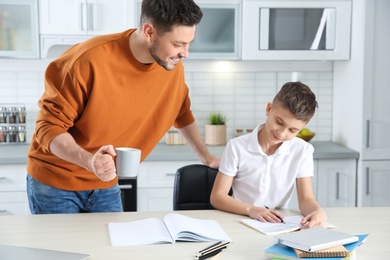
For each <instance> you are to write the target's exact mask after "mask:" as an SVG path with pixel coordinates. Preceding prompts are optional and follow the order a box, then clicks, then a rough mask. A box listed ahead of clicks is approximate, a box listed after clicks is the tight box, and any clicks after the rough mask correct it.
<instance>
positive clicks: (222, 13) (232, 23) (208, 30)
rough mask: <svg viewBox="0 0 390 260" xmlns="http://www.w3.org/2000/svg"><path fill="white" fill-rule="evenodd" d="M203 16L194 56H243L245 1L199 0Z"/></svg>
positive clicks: (233, 57)
mask: <svg viewBox="0 0 390 260" xmlns="http://www.w3.org/2000/svg"><path fill="white" fill-rule="evenodd" d="M196 3H197V4H198V5H199V6H200V8H201V9H202V12H203V18H202V20H201V22H200V23H199V24H198V25H197V27H196V33H195V38H194V40H193V41H192V42H191V45H190V49H189V53H190V54H189V58H190V59H239V58H240V49H241V35H240V31H241V1H216V0H213V1H196Z"/></svg>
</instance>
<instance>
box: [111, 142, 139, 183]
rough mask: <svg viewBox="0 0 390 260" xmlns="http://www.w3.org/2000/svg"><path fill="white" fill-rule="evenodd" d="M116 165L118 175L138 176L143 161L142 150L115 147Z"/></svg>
mask: <svg viewBox="0 0 390 260" xmlns="http://www.w3.org/2000/svg"><path fill="white" fill-rule="evenodd" d="M115 152H116V157H115V167H116V173H117V174H118V176H123V177H137V175H138V168H139V164H140V161H141V150H140V149H137V148H128V147H117V148H115Z"/></svg>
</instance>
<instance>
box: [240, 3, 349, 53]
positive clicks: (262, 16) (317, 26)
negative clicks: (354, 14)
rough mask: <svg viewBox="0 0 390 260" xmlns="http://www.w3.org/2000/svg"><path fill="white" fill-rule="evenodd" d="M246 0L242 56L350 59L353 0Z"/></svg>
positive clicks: (244, 5)
mask: <svg viewBox="0 0 390 260" xmlns="http://www.w3.org/2000/svg"><path fill="white" fill-rule="evenodd" d="M243 1H244V4H243V9H244V11H243V13H244V14H245V15H244V16H243V27H242V28H243V49H242V58H243V59H246V60H348V59H349V56H350V33H351V0H321V1H318V0H306V1H299V0H273V1H258V0H243Z"/></svg>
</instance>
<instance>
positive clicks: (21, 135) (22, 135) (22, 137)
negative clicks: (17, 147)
mask: <svg viewBox="0 0 390 260" xmlns="http://www.w3.org/2000/svg"><path fill="white" fill-rule="evenodd" d="M18 142H19V143H25V142H26V128H25V127H24V126H18Z"/></svg>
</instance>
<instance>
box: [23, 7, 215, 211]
mask: <svg viewBox="0 0 390 260" xmlns="http://www.w3.org/2000/svg"><path fill="white" fill-rule="evenodd" d="M201 18H202V12H201V10H200V8H199V7H198V6H197V5H196V4H195V3H194V2H193V0H144V1H143V3H142V11H141V23H140V26H139V28H137V29H131V30H128V31H125V32H123V33H118V34H112V35H104V36H98V37H95V38H92V39H90V40H87V41H85V42H83V43H80V44H77V45H75V46H73V47H71V48H70V49H69V50H67V51H66V52H65V53H64V54H63V55H62V56H61V57H59V58H58V59H57V60H55V61H53V62H52V63H50V64H49V66H48V68H47V70H46V73H45V92H44V94H43V96H42V98H41V99H40V100H39V103H38V104H39V106H40V108H41V109H40V112H39V115H38V117H37V123H36V131H35V133H34V135H33V138H32V142H31V146H30V149H29V152H28V163H27V171H28V176H27V192H28V198H29V204H30V210H31V212H32V213H33V214H44V213H77V212H116V211H122V204H121V199H120V189H119V187H118V184H117V175H116V168H115V164H114V160H113V157H114V156H115V155H116V154H115V150H114V147H117V146H127V147H134V148H139V149H141V151H142V157H141V160H144V159H145V158H146V157H147V155H148V154H149V153H150V152H151V151H152V149H153V148H154V147H155V145H156V144H157V143H158V142H159V140H160V139H161V138H162V137H163V135H164V134H165V133H166V132H167V130H168V129H169V128H170V127H171V126H172V125H175V127H176V128H178V129H179V131H180V133H181V134H182V135H183V137H184V138H185V139H186V140H187V142H188V144H189V145H190V146H191V148H192V149H193V150H194V152H195V153H196V154H197V155H198V157H199V158H200V160H201V161H202V162H203V163H204V164H206V165H209V166H210V167H214V168H218V166H219V162H220V157H217V156H212V155H210V154H209V152H208V149H207V147H206V146H205V145H204V143H203V141H202V138H201V136H200V134H199V132H198V128H197V125H196V123H195V120H194V117H193V115H192V112H191V109H190V99H189V96H188V87H187V86H186V84H185V82H184V68H183V65H182V63H181V58H187V57H188V48H189V44H190V42H191V41H192V40H193V38H194V34H195V29H196V25H197V24H198V23H199V22H200V20H201Z"/></svg>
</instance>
